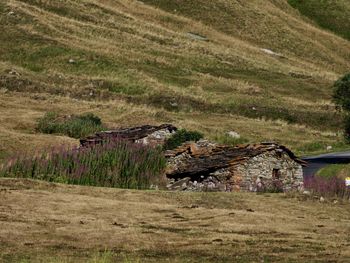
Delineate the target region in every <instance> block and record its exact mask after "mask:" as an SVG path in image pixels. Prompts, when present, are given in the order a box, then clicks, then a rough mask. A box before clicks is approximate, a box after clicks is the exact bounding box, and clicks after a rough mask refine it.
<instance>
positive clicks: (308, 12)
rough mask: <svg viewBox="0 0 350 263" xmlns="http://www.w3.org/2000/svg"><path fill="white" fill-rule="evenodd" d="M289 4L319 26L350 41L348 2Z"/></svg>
mask: <svg viewBox="0 0 350 263" xmlns="http://www.w3.org/2000/svg"><path fill="white" fill-rule="evenodd" d="M288 3H289V4H290V5H291V6H293V7H294V8H296V9H298V10H299V11H300V13H301V14H303V15H305V16H307V17H309V18H310V19H312V20H314V21H315V22H316V23H317V24H318V25H319V26H321V27H323V28H326V29H328V30H331V31H333V32H335V33H336V34H338V35H340V36H342V37H344V38H347V39H349V40H350V26H349V25H350V2H349V1H348V0H337V1H334V0H307V1H305V0H288Z"/></svg>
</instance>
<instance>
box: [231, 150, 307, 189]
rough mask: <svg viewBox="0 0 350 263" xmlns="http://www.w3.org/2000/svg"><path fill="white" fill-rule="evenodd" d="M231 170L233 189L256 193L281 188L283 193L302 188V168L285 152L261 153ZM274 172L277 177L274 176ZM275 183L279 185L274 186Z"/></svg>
mask: <svg viewBox="0 0 350 263" xmlns="http://www.w3.org/2000/svg"><path fill="white" fill-rule="evenodd" d="M231 169H232V168H231ZM233 170H234V171H233V177H236V180H234V182H233V183H234V187H236V188H239V189H244V190H248V191H253V192H256V191H266V190H273V189H271V188H273V187H282V188H283V190H284V191H290V190H301V189H302V187H303V169H302V166H301V165H300V164H299V163H297V162H295V161H294V160H292V159H291V158H290V157H289V156H288V155H287V154H286V153H285V152H276V151H271V152H266V153H263V154H261V155H258V156H255V157H253V158H251V159H249V160H247V162H246V163H244V164H241V165H238V166H237V167H234V168H233ZM274 171H275V174H277V177H276V176H274ZM233 179H234V178H233ZM276 183H279V185H275V186H274V184H276ZM269 188H270V189H269ZM276 190H278V189H276Z"/></svg>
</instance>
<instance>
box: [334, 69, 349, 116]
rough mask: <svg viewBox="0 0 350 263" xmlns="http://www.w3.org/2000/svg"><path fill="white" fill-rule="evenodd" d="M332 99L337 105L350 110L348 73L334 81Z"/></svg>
mask: <svg viewBox="0 0 350 263" xmlns="http://www.w3.org/2000/svg"><path fill="white" fill-rule="evenodd" d="M333 100H334V102H335V103H336V104H337V106H338V107H340V108H342V109H343V110H345V111H350V73H348V74H346V75H345V76H343V77H342V78H340V79H339V80H337V81H336V82H335V83H334V93H333Z"/></svg>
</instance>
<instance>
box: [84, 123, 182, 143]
mask: <svg viewBox="0 0 350 263" xmlns="http://www.w3.org/2000/svg"><path fill="white" fill-rule="evenodd" d="M176 130H177V128H176V127H175V126H173V125H171V124H162V125H160V126H151V125H144V126H139V127H132V128H121V129H115V130H110V131H103V132H98V133H96V134H94V135H91V136H88V137H86V138H83V139H80V145H81V146H82V147H85V146H91V145H94V144H98V143H102V142H104V141H108V140H113V139H122V140H128V141H131V142H134V143H142V144H144V145H151V146H156V145H162V144H164V143H165V141H166V139H168V138H169V137H170V136H171V135H172V134H173V133H174V132H176Z"/></svg>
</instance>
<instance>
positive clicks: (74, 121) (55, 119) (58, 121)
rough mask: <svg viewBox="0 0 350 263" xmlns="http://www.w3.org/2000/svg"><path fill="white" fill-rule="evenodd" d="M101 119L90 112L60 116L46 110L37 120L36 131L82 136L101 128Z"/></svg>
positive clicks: (75, 136)
mask: <svg viewBox="0 0 350 263" xmlns="http://www.w3.org/2000/svg"><path fill="white" fill-rule="evenodd" d="M103 128H104V127H103V125H102V122H101V119H100V118H99V117H98V116H95V115H94V114H92V113H86V114H82V115H73V116H69V117H61V116H59V115H58V114H57V113H55V112H48V113H46V114H45V116H44V117H42V118H41V119H39V120H38V124H37V128H36V129H37V131H39V132H42V133H47V134H63V135H67V136H69V137H72V138H76V139H78V138H82V137H85V136H88V135H90V134H92V133H94V132H97V131H101V130H102V129H103Z"/></svg>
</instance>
